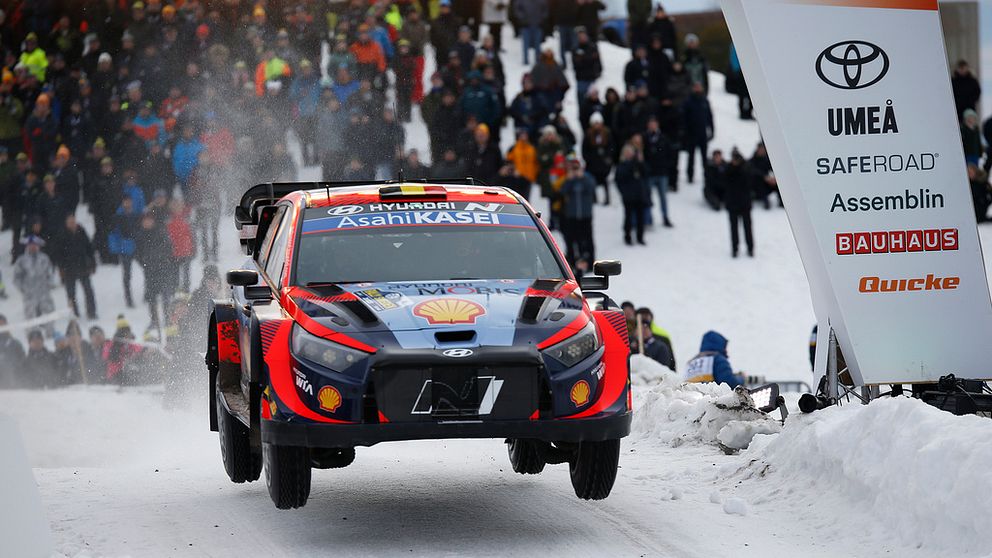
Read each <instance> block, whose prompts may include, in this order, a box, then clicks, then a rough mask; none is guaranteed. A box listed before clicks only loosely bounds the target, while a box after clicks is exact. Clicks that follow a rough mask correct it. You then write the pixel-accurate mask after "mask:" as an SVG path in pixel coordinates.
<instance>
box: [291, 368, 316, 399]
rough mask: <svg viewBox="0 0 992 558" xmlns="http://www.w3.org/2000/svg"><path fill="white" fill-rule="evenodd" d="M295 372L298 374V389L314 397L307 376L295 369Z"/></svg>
mask: <svg viewBox="0 0 992 558" xmlns="http://www.w3.org/2000/svg"><path fill="white" fill-rule="evenodd" d="M293 372H295V373H296V388H297V389H299V390H300V391H302V392H303V393H306V394H308V395H313V386H312V385H310V380H309V379H308V378H307V375H306V374H304V373H303V372H300V371H299V370H297V369H296V368H294V369H293Z"/></svg>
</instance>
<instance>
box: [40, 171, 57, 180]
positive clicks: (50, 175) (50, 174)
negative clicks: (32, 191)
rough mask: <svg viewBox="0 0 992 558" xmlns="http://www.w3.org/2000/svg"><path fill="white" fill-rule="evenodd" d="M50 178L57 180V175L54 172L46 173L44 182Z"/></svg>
mask: <svg viewBox="0 0 992 558" xmlns="http://www.w3.org/2000/svg"><path fill="white" fill-rule="evenodd" d="M49 180H51V181H52V182H55V175H54V174H52V173H48V174H46V175H45V178H43V179H42V182H48V181H49Z"/></svg>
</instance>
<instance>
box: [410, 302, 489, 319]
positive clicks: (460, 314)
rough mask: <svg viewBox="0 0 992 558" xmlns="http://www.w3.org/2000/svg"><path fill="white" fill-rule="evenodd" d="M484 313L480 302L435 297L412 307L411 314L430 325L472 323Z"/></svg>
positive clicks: (484, 310)
mask: <svg viewBox="0 0 992 558" xmlns="http://www.w3.org/2000/svg"><path fill="white" fill-rule="evenodd" d="M485 313H486V309H485V308H483V307H482V305H481V304H479V303H477V302H472V301H471V300H465V299H463V298H435V299H431V300H425V301H424V302H421V303H420V304H418V305H416V306H414V307H413V315H414V316H417V317H419V318H423V319H425V320H427V323H428V324H430V325H456V324H474V323H475V320H476V319H477V318H478V317H479V316H483V315H485Z"/></svg>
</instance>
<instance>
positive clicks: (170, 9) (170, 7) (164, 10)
mask: <svg viewBox="0 0 992 558" xmlns="http://www.w3.org/2000/svg"><path fill="white" fill-rule="evenodd" d="M166 13H169V14H174V13H176V7H175V6H173V5H172V4H168V5H166V6H165V7H163V8H162V15H165V14H166Z"/></svg>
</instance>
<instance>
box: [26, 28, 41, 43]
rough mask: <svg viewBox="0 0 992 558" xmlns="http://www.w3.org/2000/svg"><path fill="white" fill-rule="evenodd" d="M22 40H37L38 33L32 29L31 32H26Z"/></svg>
mask: <svg viewBox="0 0 992 558" xmlns="http://www.w3.org/2000/svg"><path fill="white" fill-rule="evenodd" d="M24 41H25V42H27V41H34V42H38V34H37V33H35V32H34V31H32V32H30V33H28V34H27V36H26V37H24Z"/></svg>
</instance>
